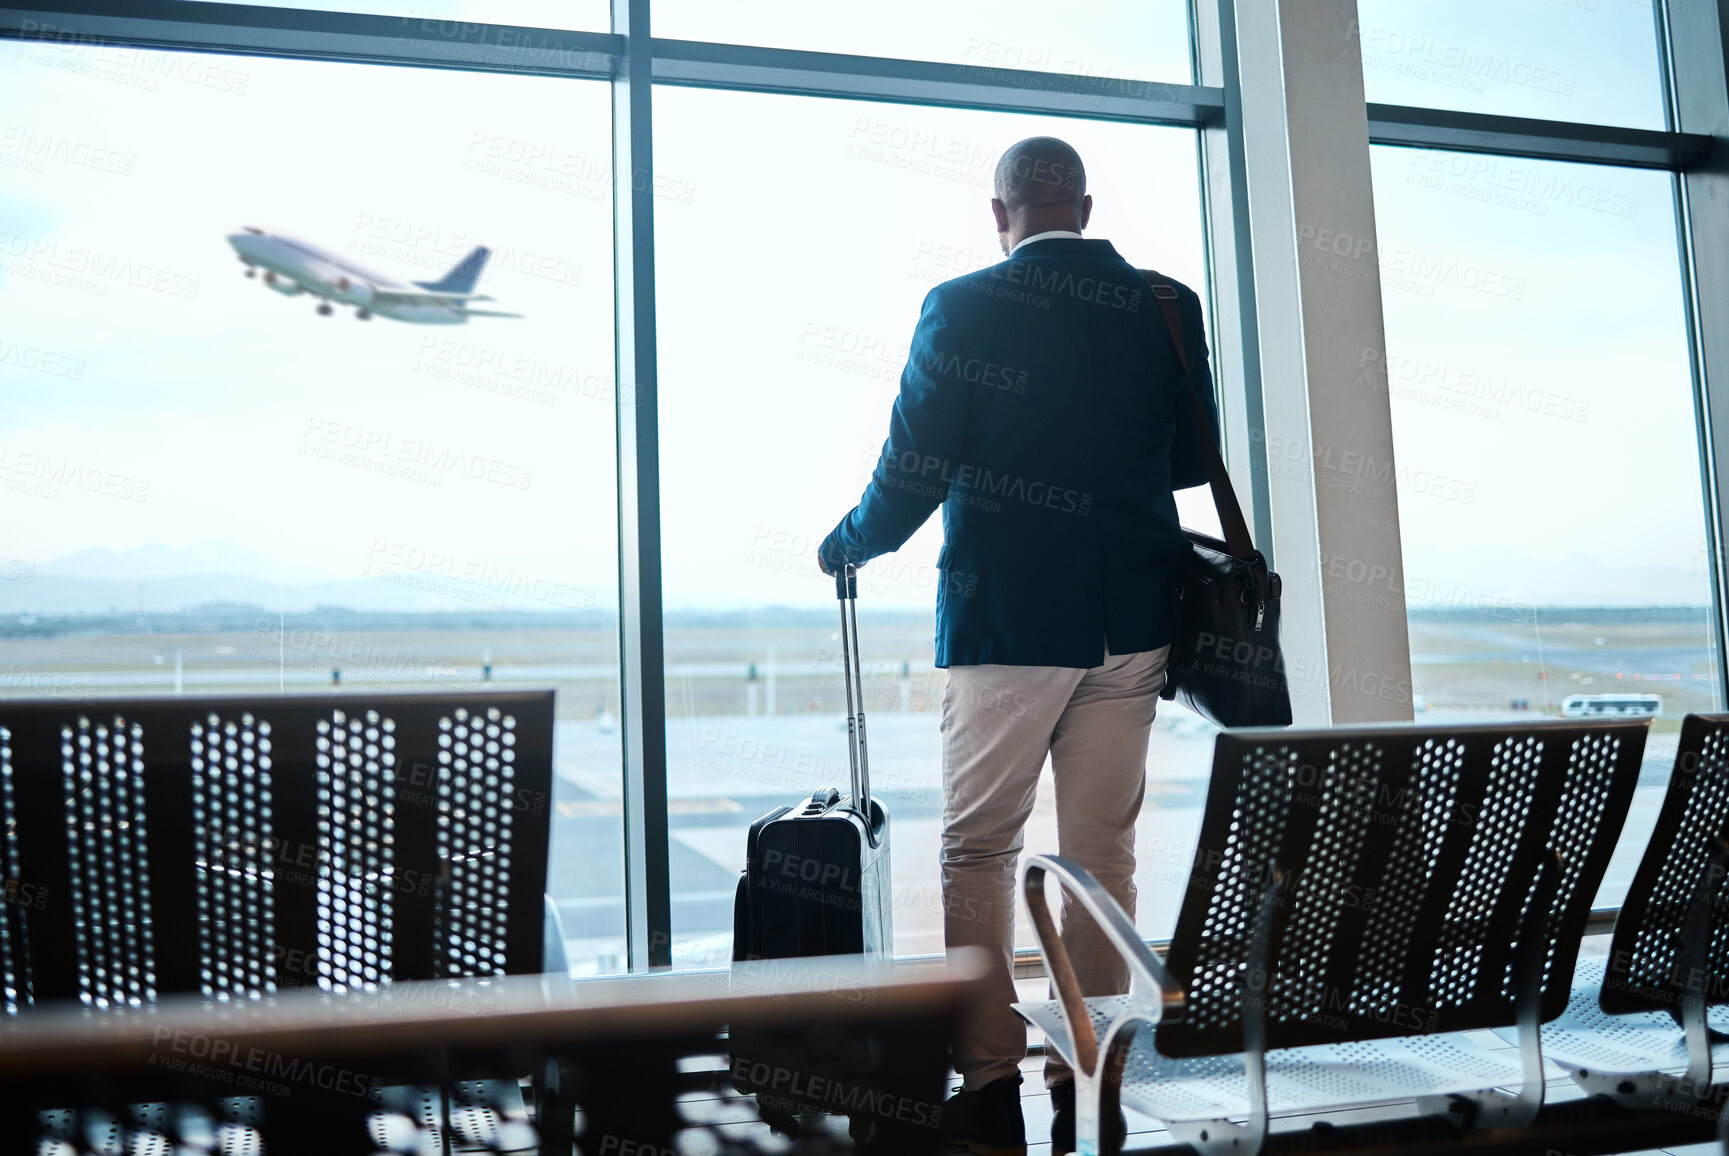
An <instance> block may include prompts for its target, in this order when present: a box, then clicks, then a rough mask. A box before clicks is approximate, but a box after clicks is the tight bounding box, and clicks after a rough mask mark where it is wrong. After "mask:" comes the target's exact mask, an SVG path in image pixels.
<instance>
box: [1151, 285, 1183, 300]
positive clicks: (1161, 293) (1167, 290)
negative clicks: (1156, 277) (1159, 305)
mask: <svg viewBox="0 0 1729 1156" xmlns="http://www.w3.org/2000/svg"><path fill="white" fill-rule="evenodd" d="M1153 296H1154V297H1157V298H1158V299H1159V300H1160V301H1174V300H1176V297H1177V287H1176V286H1175V285H1154V286H1153Z"/></svg>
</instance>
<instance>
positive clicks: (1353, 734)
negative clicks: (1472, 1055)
mask: <svg viewBox="0 0 1729 1156" xmlns="http://www.w3.org/2000/svg"><path fill="white" fill-rule="evenodd" d="M1646 725H1647V724H1646V723H1645V722H1644V721H1634V722H1589V723H1586V722H1580V723H1573V722H1545V723H1533V724H1491V725H1482V726H1451V727H1411V726H1386V727H1365V728H1358V729H1337V730H1328V731H1315V732H1301V731H1270V730H1244V731H1234V732H1226V733H1224V734H1221V735H1220V736H1219V737H1218V741H1217V744H1216V746H1215V748H1214V754H1213V774H1212V782H1211V785H1210V787H1209V789H1208V793H1207V807H1206V813H1205V816H1204V818H1203V821H1202V827H1201V835H1200V841H1199V846H1198V847H1197V850H1196V857H1195V865H1194V869H1193V872H1192V874H1191V876H1190V880H1189V887H1188V890H1187V892H1186V893H1185V895H1184V899H1183V905H1182V910H1181V913H1180V915H1179V916H1178V920H1177V931H1176V936H1175V938H1174V939H1173V940H1172V943H1171V949H1170V954H1169V956H1168V960H1167V963H1168V966H1169V967H1170V969H1171V971H1172V974H1173V978H1174V980H1175V981H1176V982H1177V983H1179V984H1181V985H1182V986H1183V988H1184V990H1185V992H1186V996H1187V1002H1186V1006H1185V1011H1184V1014H1183V1016H1182V1018H1181V1019H1180V1020H1173V1021H1170V1022H1166V1023H1161V1024H1160V1025H1159V1027H1158V1034H1157V1044H1158V1048H1159V1050H1160V1051H1161V1052H1163V1053H1164V1054H1165V1055H1169V1056H1197V1055H1214V1054H1221V1053H1227V1052H1235V1051H1241V1050H1242V1048H1243V1034H1242V1019H1241V1015H1242V1004H1243V1000H1244V995H1245V964H1246V957H1247V952H1248V947H1249V935H1250V929H1251V927H1252V926H1253V924H1254V920H1255V914H1256V911H1257V906H1258V904H1259V903H1260V901H1261V896H1262V895H1263V893H1264V892H1265V889H1266V885H1267V883H1268V881H1269V880H1270V879H1271V878H1273V874H1272V873H1273V871H1274V869H1275V865H1276V869H1277V872H1278V878H1279V879H1281V880H1282V883H1281V887H1280V892H1279V900H1278V905H1277V908H1276V911H1275V914H1274V922H1273V931H1272V940H1271V942H1272V944H1273V945H1274V949H1275V951H1276V957H1275V962H1274V966H1273V967H1272V969H1271V972H1272V975H1271V982H1270V984H1269V985H1267V986H1266V987H1265V988H1262V987H1261V986H1260V980H1259V977H1257V980H1256V986H1255V987H1254V988H1252V989H1249V990H1266V991H1268V992H1269V996H1270V998H1269V1002H1268V1005H1267V1010H1268V1015H1267V1046H1268V1047H1292V1046H1298V1045H1303V1044H1324V1043H1346V1042H1350V1041H1354V1040H1367V1039H1376V1038H1382V1037H1388V1036H1407V1035H1417V1034H1423V1033H1431V1032H1440V1031H1462V1030H1467V1029H1472V1028H1484V1027H1496V1026H1501V1025H1504V1024H1508V1023H1511V1022H1512V1021H1513V980H1512V958H1513V951H1514V947H1515V944H1516V941H1517V938H1518V937H1517V928H1518V927H1519V926H1520V922H1521V920H1522V918H1523V917H1524V914H1525V911H1526V908H1527V907H1528V905H1529V903H1530V901H1531V899H1532V897H1533V894H1534V892H1535V889H1536V882H1537V875H1538V870H1539V867H1540V864H1541V862H1542V859H1543V857H1544V855H1545V854H1546V851H1545V849H1546V848H1552V849H1553V851H1555V852H1558V853H1559V854H1560V855H1561V856H1562V857H1563V859H1564V868H1563V869H1562V872H1561V876H1560V879H1559V887H1558V890H1557V893H1556V898H1555V902H1554V904H1553V905H1552V906H1551V909H1550V914H1549V917H1548V920H1547V931H1548V937H1549V943H1550V946H1549V952H1548V958H1547V960H1546V962H1545V980H1544V992H1543V1013H1544V1017H1545V1018H1552V1017H1554V1016H1556V1015H1559V1014H1560V1013H1561V1011H1562V1009H1563V1008H1564V1007H1565V1006H1566V1003H1567V992H1568V985H1569V983H1570V982H1571V979H1572V972H1573V964H1574V960H1575V957H1576V955H1577V951H1578V941H1579V937H1580V935H1581V934H1582V933H1583V931H1584V926H1585V920H1586V917H1587V916H1588V915H1589V913H1590V903H1591V898H1592V896H1593V895H1594V894H1595V892H1596V890H1597V884H1598V882H1599V881H1600V879H1601V878H1602V875H1603V871H1604V869H1605V868H1606V867H1607V866H1608V862H1609V856H1610V853H1611V852H1612V851H1613V850H1614V846H1615V840H1616V838H1617V837H1618V836H1619V834H1620V830H1621V823H1622V820H1623V819H1624V818H1625V816H1626V813H1627V807H1628V804H1629V802H1630V801H1631V799H1632V795H1633V788H1634V786H1635V784H1636V783H1637V781H1638V775H1639V762H1640V757H1641V755H1642V753H1643V751H1644V747H1645V730H1646Z"/></svg>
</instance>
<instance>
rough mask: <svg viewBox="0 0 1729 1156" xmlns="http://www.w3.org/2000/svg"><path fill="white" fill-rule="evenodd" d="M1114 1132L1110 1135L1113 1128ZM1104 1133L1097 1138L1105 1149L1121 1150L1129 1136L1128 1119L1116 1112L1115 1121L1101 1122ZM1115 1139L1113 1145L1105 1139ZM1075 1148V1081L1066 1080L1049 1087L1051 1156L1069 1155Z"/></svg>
mask: <svg viewBox="0 0 1729 1156" xmlns="http://www.w3.org/2000/svg"><path fill="white" fill-rule="evenodd" d="M1113 1125H1114V1130H1115V1132H1116V1135H1115V1136H1114V1137H1112V1136H1111V1132H1112V1130H1113ZM1101 1130H1102V1131H1103V1132H1104V1133H1105V1135H1103V1136H1100V1137H1099V1140H1100V1142H1101V1144H1102V1146H1103V1147H1104V1149H1105V1150H1106V1151H1116V1152H1121V1151H1122V1150H1123V1141H1124V1140H1126V1139H1128V1136H1129V1120H1128V1117H1127V1116H1124V1115H1123V1114H1122V1112H1120V1111H1119V1112H1118V1113H1117V1118H1116V1120H1115V1121H1111V1120H1105V1121H1103V1122H1102V1123H1101ZM1111 1139H1115V1141H1116V1144H1115V1145H1114V1146H1113V1145H1111V1144H1109V1143H1107V1141H1109V1140H1111ZM1074 1150H1075V1082H1074V1081H1073V1080H1067V1081H1065V1082H1063V1083H1061V1084H1058V1085H1057V1086H1056V1087H1054V1088H1052V1089H1051V1156H1069V1153H1071V1152H1073V1151H1074Z"/></svg>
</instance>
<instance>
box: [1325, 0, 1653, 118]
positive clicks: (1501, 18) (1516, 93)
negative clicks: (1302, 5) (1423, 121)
mask: <svg viewBox="0 0 1729 1156" xmlns="http://www.w3.org/2000/svg"><path fill="white" fill-rule="evenodd" d="M1660 2H1662V0H1446V3H1440V4H1438V3H1435V2H1434V0H1359V2H1358V5H1357V13H1358V20H1359V27H1358V32H1359V36H1360V39H1361V43H1362V54H1363V86H1364V88H1365V89H1366V90H1367V94H1368V99H1369V100H1371V101H1379V102H1381V103H1384V104H1409V105H1416V106H1419V107H1423V108H1451V109H1458V110H1460V111H1463V112H1489V113H1500V114H1502V115H1504V116H1529V117H1541V118H1544V119H1547V120H1572V121H1581V122H1583V123H1586V124H1613V125H1627V126H1631V127H1634V128H1663V127H1664V114H1663V87H1662V74H1661V71H1660V69H1659V64H1658V55H1657V28H1656V21H1655V18H1654V17H1653V14H1652V11H1651V5H1652V4H1653V3H1660Z"/></svg>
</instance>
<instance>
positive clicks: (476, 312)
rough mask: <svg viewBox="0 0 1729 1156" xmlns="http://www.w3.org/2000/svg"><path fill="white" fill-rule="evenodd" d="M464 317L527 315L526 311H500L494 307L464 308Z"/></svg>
mask: <svg viewBox="0 0 1729 1156" xmlns="http://www.w3.org/2000/svg"><path fill="white" fill-rule="evenodd" d="M462 315H463V316H464V317H527V316H528V314H526V313H500V312H498V311H497V310H495V309H464V310H463V311H462Z"/></svg>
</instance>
